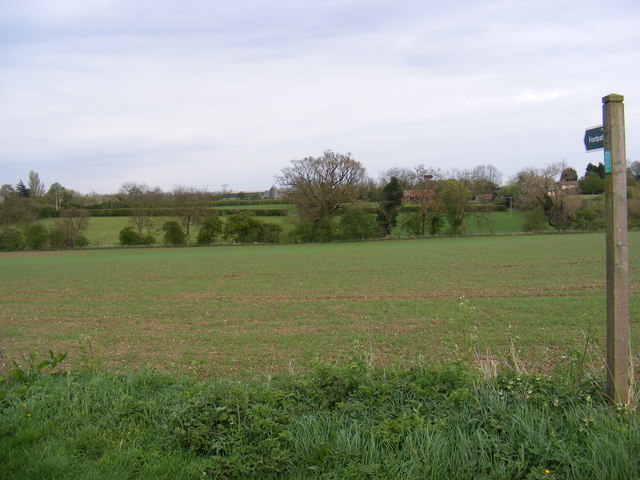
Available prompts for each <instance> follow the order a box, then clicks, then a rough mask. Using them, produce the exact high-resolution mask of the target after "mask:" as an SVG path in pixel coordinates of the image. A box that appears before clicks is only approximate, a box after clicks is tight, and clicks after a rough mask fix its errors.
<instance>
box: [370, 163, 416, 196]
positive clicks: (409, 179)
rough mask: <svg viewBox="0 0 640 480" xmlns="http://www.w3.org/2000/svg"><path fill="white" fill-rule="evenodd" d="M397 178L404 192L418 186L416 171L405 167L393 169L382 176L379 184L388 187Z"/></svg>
mask: <svg viewBox="0 0 640 480" xmlns="http://www.w3.org/2000/svg"><path fill="white" fill-rule="evenodd" d="M394 177H395V178H396V179H397V180H398V183H399V184H400V187H401V188H402V189H403V190H409V189H410V188H412V187H413V186H414V185H415V184H416V171H415V170H412V169H410V168H405V167H391V168H389V169H387V170H385V171H384V172H382V173H381V174H380V179H379V184H380V185H387V184H389V183H390V182H391V179H392V178H394Z"/></svg>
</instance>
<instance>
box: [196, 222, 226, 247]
mask: <svg viewBox="0 0 640 480" xmlns="http://www.w3.org/2000/svg"><path fill="white" fill-rule="evenodd" d="M221 233H222V220H220V219H219V218H218V217H212V218H208V219H206V220H205V221H204V222H202V226H201V227H200V231H199V232H198V237H197V239H196V241H197V242H198V244H199V245H209V244H210V243H213V242H215V241H216V238H217V237H218V235H220V234H221Z"/></svg>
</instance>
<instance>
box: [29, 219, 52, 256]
mask: <svg viewBox="0 0 640 480" xmlns="http://www.w3.org/2000/svg"><path fill="white" fill-rule="evenodd" d="M24 236H25V239H26V243H27V248H29V249H30V250H40V249H43V248H47V246H48V244H49V230H48V229H47V228H46V227H45V226H44V225H42V224H41V223H35V224H33V225H29V226H28V227H27V228H25V229H24Z"/></svg>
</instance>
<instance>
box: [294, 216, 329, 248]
mask: <svg viewBox="0 0 640 480" xmlns="http://www.w3.org/2000/svg"><path fill="white" fill-rule="evenodd" d="M335 236H336V228H335V225H334V222H333V219H330V218H327V219H324V218H322V219H316V220H302V221H301V222H300V223H299V224H298V225H297V226H296V227H295V228H294V230H293V231H292V232H291V234H290V239H291V241H293V242H303V243H307V242H330V241H331V240H333V239H334V238H335Z"/></svg>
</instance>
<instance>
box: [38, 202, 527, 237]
mask: <svg viewBox="0 0 640 480" xmlns="http://www.w3.org/2000/svg"><path fill="white" fill-rule="evenodd" d="M249 207H251V205H249V206H240V207H219V208H218V209H220V210H224V209H225V208H226V209H243V208H244V209H249V210H250V208H249ZM273 207H274V209H283V208H282V207H287V209H289V210H291V208H290V207H293V206H292V205H273ZM276 207H278V208H276ZM222 218H223V219H224V218H225V217H222ZM257 218H258V219H259V220H261V221H264V222H269V223H276V224H278V225H282V227H283V240H286V235H287V234H288V233H289V232H290V231H291V230H293V227H294V221H295V217H294V216H288V217H278V216H274V217H271V216H264V217H257ZM167 220H172V218H171V217H156V218H155V225H154V228H153V235H154V236H155V238H156V241H157V242H158V243H162V238H163V237H162V235H163V234H162V230H161V226H162V224H163V223H164V222H166V221H167ZM43 222H44V223H45V225H51V224H52V222H53V220H52V219H48V220H43ZM127 225H131V221H130V219H129V217H92V218H91V219H90V220H89V226H88V228H87V230H86V231H85V232H84V234H85V235H86V237H87V238H88V240H89V243H90V244H91V245H92V246H94V247H113V246H117V245H118V242H119V241H118V233H119V232H120V230H122V229H123V228H124V227H126V226H127ZM521 226H522V218H521V212H517V211H516V212H511V213H510V212H493V213H489V214H485V215H480V216H476V215H473V214H472V215H470V216H469V217H468V218H467V221H466V233H467V234H470V235H487V234H504V233H507V234H510V233H515V232H519V231H520V230H521ZM197 235H198V227H197V226H195V227H192V231H191V237H192V242H195V239H196V237H197ZM395 235H396V233H395V232H394V236H395ZM397 235H400V233H397Z"/></svg>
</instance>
